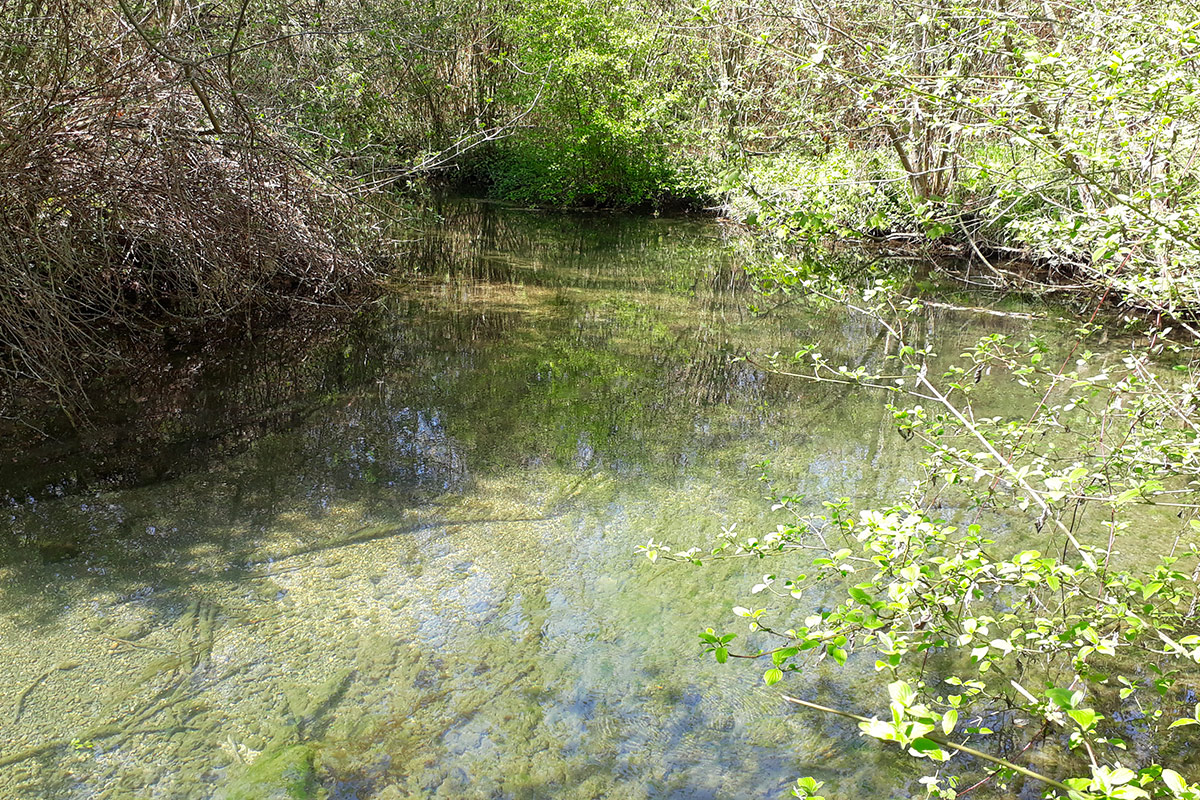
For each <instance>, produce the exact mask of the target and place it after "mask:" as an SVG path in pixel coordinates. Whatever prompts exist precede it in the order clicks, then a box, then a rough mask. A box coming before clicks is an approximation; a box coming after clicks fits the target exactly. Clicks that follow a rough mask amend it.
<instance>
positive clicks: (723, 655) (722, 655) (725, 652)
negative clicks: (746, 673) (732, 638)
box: [713, 647, 729, 664]
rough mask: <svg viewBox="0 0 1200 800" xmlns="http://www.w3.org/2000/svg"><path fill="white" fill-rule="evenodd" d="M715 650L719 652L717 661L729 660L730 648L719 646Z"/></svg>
mask: <svg viewBox="0 0 1200 800" xmlns="http://www.w3.org/2000/svg"><path fill="white" fill-rule="evenodd" d="M713 652H715V653H716V654H717V663H718V664H724V663H725V662H726V661H728V660H729V648H727V647H718V648H717V649H716V650H715V651H713Z"/></svg>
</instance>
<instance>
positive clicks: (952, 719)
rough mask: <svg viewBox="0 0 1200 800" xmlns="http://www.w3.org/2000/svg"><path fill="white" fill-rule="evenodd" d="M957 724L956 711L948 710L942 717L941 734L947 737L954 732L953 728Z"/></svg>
mask: <svg viewBox="0 0 1200 800" xmlns="http://www.w3.org/2000/svg"><path fill="white" fill-rule="evenodd" d="M957 724H958V710H957V709H953V708H952V709H950V710H949V711H947V712H946V714H945V716H943V717H942V733H944V734H946V735H947V736H949V735H950V734H951V733H953V732H954V726H955V725H957Z"/></svg>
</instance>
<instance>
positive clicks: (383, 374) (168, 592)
mask: <svg viewBox="0 0 1200 800" xmlns="http://www.w3.org/2000/svg"><path fill="white" fill-rule="evenodd" d="M445 215H446V223H445V225H444V226H442V227H440V228H438V229H436V230H433V231H430V232H429V234H428V235H427V236H424V237H422V238H421V239H420V240H419V241H417V242H414V244H413V250H412V262H413V268H414V270H415V272H416V277H415V278H413V277H406V278H405V279H404V280H402V281H401V280H398V281H397V283H396V285H395V286H394V287H393V289H392V291H390V292H389V293H388V295H387V297H386V298H385V299H384V300H383V301H382V302H381V303H379V304H377V305H375V306H372V307H371V308H369V309H365V310H364V311H363V312H362V313H361V314H360V315H359V317H358V318H357V319H355V320H354V321H353V322H351V323H349V324H348V325H347V326H346V327H345V329H344V330H343V331H342V333H341V334H339V335H338V336H329V335H325V336H323V337H320V338H319V339H318V340H317V341H315V342H313V343H312V344H311V345H310V346H304V347H301V346H298V345H297V343H296V341H295V340H284V341H283V342H280V341H277V340H273V341H267V342H264V343H262V344H261V345H260V346H259V347H258V348H256V349H255V350H253V351H252V352H248V353H242V354H239V355H238V356H237V357H235V358H216V357H207V358H204V359H198V360H195V361H194V362H192V366H191V371H190V372H188V373H187V378H186V380H183V379H182V378H180V374H181V373H179V372H176V373H171V374H170V375H168V376H167V377H166V378H164V385H162V386H139V387H132V388H130V387H127V388H125V389H123V390H120V391H119V392H115V393H114V395H113V396H112V397H110V398H108V399H107V400H105V401H103V403H106V404H107V406H108V407H109V408H110V409H112V411H111V412H110V413H111V415H112V416H113V418H114V419H116V418H121V419H122V422H121V424H119V425H118V424H113V425H109V426H101V427H99V428H97V429H95V430H91V431H86V432H84V433H82V434H78V435H77V436H76V437H75V438H73V439H71V440H69V441H67V442H66V443H63V442H59V443H58V444H54V445H42V446H40V447H39V448H34V449H31V450H29V451H28V452H22V453H12V454H11V456H10V459H9V463H7V464H6V465H5V466H4V470H3V472H2V473H0V479H2V480H3V481H4V484H3V491H4V492H6V493H7V495H8V500H7V508H6V510H5V527H6V528H7V529H8V530H7V531H6V533H5V535H4V537H3V539H2V541H0V577H2V578H3V582H2V583H0V608H2V610H3V618H2V619H0V649H2V650H3V653H2V654H0V657H2V658H3V662H4V663H5V664H6V665H7V666H6V668H5V669H4V671H3V674H2V675H0V696H2V697H4V698H7V699H8V702H10V703H12V707H11V708H12V710H11V712H10V713H8V714H6V715H4V717H3V723H4V725H3V733H4V736H3V740H2V742H0V796H2V797H15V798H24V797H29V798H43V797H45V798H85V797H86V798H135V797H136V798H148V797H164V798H167V797H169V798H209V797H226V798H240V797H247V798H250V797H268V796H272V794H271V793H272V792H276V791H277V792H279V793H281V794H280V796H283V794H282V793H286V792H287V791H291V792H292V795H291V796H299V797H303V796H310V797H319V796H324V795H325V793H328V796H329V797H334V798H393V799H394V798H402V797H419V798H434V797H437V798H608V797H621V798H667V797H670V798H718V797H766V796H780V795H781V794H783V793H784V791H785V787H786V786H787V785H788V784H789V783H790V780H791V778H792V777H794V776H795V775H797V774H816V775H819V776H839V781H840V782H841V786H842V789H843V791H850V790H854V791H859V792H860V793H861V794H862V795H863V796H872V797H886V796H890V795H891V794H892V793H894V792H898V791H899V790H900V788H901V787H903V786H904V784H905V782H906V781H907V780H908V778H907V777H905V773H904V772H903V765H901V764H899V763H896V762H894V761H893V760H891V758H892V757H891V755H890V754H889V753H887V752H886V751H883V750H882V749H880V748H874V747H869V748H866V749H859V748H858V747H857V745H856V742H857V740H858V736H857V732H856V731H855V730H854V729H853V728H851V727H847V726H845V725H843V724H841V722H839V721H837V720H827V719H817V718H813V717H811V716H806V715H800V714H795V713H792V712H790V711H789V710H788V709H785V708H784V707H782V705H781V703H780V702H779V701H778V699H777V693H776V691H775V690H772V689H767V688H765V687H762V686H761V684H760V683H759V682H758V680H757V677H756V675H757V673H755V672H753V670H752V669H750V668H739V666H740V665H726V666H724V667H721V666H718V665H716V664H715V663H712V662H711V661H707V660H704V659H701V658H699V655H698V653H699V650H698V647H697V646H696V645H695V642H696V638H695V633H696V631H697V630H699V629H702V628H703V627H706V626H708V625H714V624H715V625H718V626H723V625H726V624H727V623H728V620H729V606H730V604H731V600H732V599H733V598H734V596H735V595H736V594H737V592H739V591H740V590H741V589H742V587H744V586H745V585H747V582H748V581H749V579H750V578H751V577H752V576H753V575H754V574H755V571H756V569H758V565H756V564H749V563H742V562H739V563H729V564H724V565H719V566H707V567H704V568H703V569H667V568H662V567H650V566H649V565H646V564H643V563H641V562H639V561H638V560H637V558H636V557H635V555H634V553H633V549H634V547H635V545H637V544H639V543H642V542H645V540H647V539H649V538H655V539H661V538H669V539H671V540H674V541H677V542H681V543H695V544H703V543H704V542H705V541H707V540H708V539H709V538H711V537H712V536H713V535H715V534H716V533H718V532H719V531H720V529H721V526H722V525H728V524H731V523H733V522H737V523H739V525H740V526H741V527H742V528H747V527H751V528H752V527H753V526H755V525H770V526H772V527H773V525H774V520H773V519H771V517H770V512H769V509H768V508H766V507H765V504H764V503H763V501H762V500H761V497H760V495H761V494H762V489H761V485H760V484H759V482H758V480H757V477H758V474H759V471H758V470H757V469H756V468H755V466H754V465H755V464H756V463H757V462H759V461H761V460H762V459H764V458H770V459H771V460H772V461H773V463H774V468H775V471H776V475H777V476H778V477H777V479H778V481H780V482H781V483H782V484H784V485H785V486H787V487H789V488H790V489H793V490H794V491H795V492H798V493H802V494H805V495H806V496H808V497H811V498H813V499H814V500H821V499H825V498H830V497H842V496H848V497H852V498H856V499H859V500H871V499H873V498H878V497H895V496H896V494H897V493H898V492H899V491H901V490H902V489H903V488H904V486H905V485H906V481H907V480H908V477H910V476H909V474H908V464H909V460H910V459H911V458H912V457H913V455H912V453H910V452H908V451H905V450H904V449H902V448H903V446H902V443H901V442H900V440H899V438H898V437H897V436H896V435H895V433H894V432H893V430H892V428H891V426H890V424H889V421H888V415H887V414H886V412H885V411H884V409H883V406H882V402H883V401H882V399H881V398H879V397H877V396H873V395H870V394H866V393H860V392H857V391H854V390H847V389H845V388H841V387H836V386H824V385H822V386H812V385H797V384H795V383H788V382H785V381H782V380H780V379H777V378H772V377H770V376H768V375H766V374H764V373H762V372H760V371H759V370H757V369H756V368H754V367H753V366H752V365H750V364H749V363H747V362H745V361H741V360H738V359H737V356H739V355H741V354H743V353H745V352H747V351H749V350H759V351H761V350H767V351H770V350H773V349H775V348H776V347H780V346H783V347H786V346H788V345H789V344H790V343H794V342H796V341H800V340H810V339H813V338H816V337H817V336H820V337H821V338H822V339H823V341H824V342H826V343H827V347H826V353H827V354H829V355H830V356H831V357H839V356H840V357H845V358H846V359H848V360H853V361H855V362H862V363H867V364H871V363H875V362H877V361H878V359H881V358H882V357H883V356H884V349H885V348H886V346H887V342H886V339H885V337H884V335H883V333H882V332H881V331H880V330H879V329H878V328H877V327H876V326H874V324H873V323H870V322H868V321H866V320H864V319H862V318H861V317H855V316H852V315H848V314H830V313H829V312H828V311H827V310H826V311H812V310H806V309H805V308H803V307H798V308H792V309H788V308H785V309H780V310H778V311H776V312H775V313H772V314H771V315H769V316H767V317H763V318H757V319H756V318H754V317H753V316H752V315H751V314H750V313H749V312H748V311H747V303H748V301H749V300H750V296H749V293H748V291H749V290H748V287H747V286H746V285H745V281H744V279H743V278H742V277H741V276H740V272H739V271H738V269H737V265H736V263H734V261H733V257H732V256H731V255H730V251H728V250H727V249H726V248H725V247H724V246H723V243H722V242H721V239H720V232H719V229H718V228H717V227H716V226H715V225H712V224H707V223H697V222H687V221H679V220H656V219H634V218H625V217H612V216H573V217H564V216H558V215H543V214H538V213H532V212H526V211H519V210H511V209H504V208H499V207H495V206H490V205H485V204H458V205H453V206H450V207H448V208H447V209H446V210H445ZM988 322H989V324H991V325H992V326H995V325H997V324H1005V325H1015V324H1022V323H1019V322H1007V321H1004V322H1002V323H997V322H996V321H994V320H988ZM943 323H945V324H943ZM1024 324H1028V323H1024ZM929 325H930V335H931V336H932V337H933V338H935V339H937V340H938V341H940V342H941V343H942V344H943V345H944V349H947V350H949V351H954V350H955V348H957V346H958V345H959V343H960V342H962V341H965V340H966V339H967V338H968V337H969V336H970V335H972V334H973V333H976V331H972V330H967V329H966V328H965V326H964V320H963V319H961V318H954V319H949V320H943V319H942V318H940V317H937V316H934V317H931V319H930V323H929ZM183 368H185V371H186V368H187V364H184V365H183ZM135 395H136V396H135ZM872 672H873V670H871V669H870V667H869V666H868V665H863V666H862V667H861V668H855V666H854V664H853V663H852V664H851V665H850V667H849V668H847V669H846V670H832V671H830V670H827V669H826V667H824V666H823V665H818V666H814V670H813V672H812V673H811V674H810V675H809V676H808V680H809V681H810V682H811V683H810V684H809V685H808V686H807V687H802V688H804V690H805V691H809V692H810V693H811V692H815V693H817V694H819V695H822V696H826V697H830V698H835V699H836V698H839V697H841V698H843V699H845V698H850V699H851V700H852V699H853V698H854V697H855V696H856V695H858V694H860V693H863V692H869V691H873V689H870V688H868V687H869V686H870V685H871V682H872V681H873V680H874V679H873V675H872ZM790 688H791V689H792V690H793V691H797V690H799V688H800V687H798V685H797V684H793V685H792V686H791V687H790Z"/></svg>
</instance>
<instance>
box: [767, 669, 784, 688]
mask: <svg viewBox="0 0 1200 800" xmlns="http://www.w3.org/2000/svg"><path fill="white" fill-rule="evenodd" d="M763 680H764V681H766V683H767V686H774V685H775V684H777V683H779V682H780V681H781V680H783V670H781V669H777V668H772V669H769V670H767V671H766V672H765V673H763Z"/></svg>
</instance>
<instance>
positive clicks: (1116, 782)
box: [640, 261, 1200, 799]
mask: <svg viewBox="0 0 1200 800" xmlns="http://www.w3.org/2000/svg"><path fill="white" fill-rule="evenodd" d="M760 277H761V278H762V279H763V281H764V282H765V285H766V286H769V287H771V290H772V291H774V292H777V293H779V294H782V295H793V294H801V295H804V296H808V297H816V298H818V302H830V303H838V304H842V303H844V304H846V305H848V306H849V307H850V308H851V309H852V310H853V311H854V312H855V313H857V314H859V315H862V316H864V317H866V318H867V319H869V320H871V321H873V322H874V323H875V324H877V325H878V326H880V327H881V328H882V330H884V331H886V332H887V334H888V337H889V342H890V345H889V354H888V355H887V357H886V359H885V361H884V363H885V364H886V366H885V367H883V368H876V369H870V368H867V367H854V366H846V365H840V364H836V363H831V362H830V361H829V360H828V359H827V358H826V357H825V356H823V355H822V354H821V352H820V349H819V347H818V344H817V343H812V344H808V345H806V346H804V347H801V348H800V349H799V350H797V351H796V352H795V353H794V355H792V356H790V357H786V358H785V357H779V356H778V355H777V356H775V357H773V358H771V359H770V362H769V363H765V364H764V368H766V369H769V370H771V371H774V372H776V373H778V374H782V375H787V376H790V377H792V378H793V379H796V380H807V381H814V382H818V383H835V384H846V385H851V386H860V387H863V388H864V389H867V390H870V391H875V392H880V393H882V394H884V395H885V396H887V397H888V398H889V400H888V409H889V411H890V412H891V413H892V415H893V417H894V420H895V424H896V427H897V430H898V431H899V433H900V434H901V435H902V436H903V437H904V438H905V439H906V440H908V441H910V442H913V443H914V444H919V445H920V446H921V447H922V448H924V450H925V451H926V452H927V458H926V459H925V461H924V462H923V468H924V476H923V477H922V478H921V479H920V480H918V481H917V483H916V485H915V486H914V488H913V489H912V491H911V492H910V494H909V495H908V496H907V497H904V498H902V499H901V501H900V502H899V504H898V505H896V506H894V507H890V508H888V507H883V508H878V509H853V508H851V507H850V505H849V503H848V502H846V501H839V500H836V499H830V500H828V501H826V502H825V503H824V504H823V506H824V511H823V513H815V514H814V513H806V512H805V506H804V499H803V498H798V497H792V496H788V495H787V494H786V492H781V491H778V490H774V491H772V498H773V502H774V504H775V508H776V509H777V510H778V511H779V512H780V513H783V514H785V515H786V516H785V517H784V519H783V521H782V522H781V524H779V525H778V527H777V528H776V529H775V530H774V531H770V532H767V533H756V534H754V535H751V536H746V537H738V536H735V535H733V534H732V533H730V534H728V535H725V536H722V537H719V538H718V540H717V541H716V542H715V544H714V545H713V546H711V547H709V548H703V549H702V548H698V547H692V548H689V549H687V550H678V549H674V548H672V547H671V546H670V545H665V544H663V543H661V542H655V541H651V542H649V543H648V544H647V545H645V546H644V547H642V548H640V549H641V550H642V551H643V552H644V553H645V554H646V555H648V556H649V557H650V558H651V559H652V560H658V559H667V560H674V561H681V562H691V563H694V564H697V565H702V564H704V563H706V562H708V561H711V560H714V559H726V558H744V557H751V558H757V559H762V560H763V561H764V567H765V572H766V573H767V574H764V575H763V576H762V578H761V581H760V582H759V583H758V584H757V585H755V586H754V587H753V590H752V595H751V596H752V598H753V599H752V600H750V601H749V602H751V603H752V605H751V606H749V607H741V606H739V607H736V608H734V613H735V614H736V615H737V616H739V617H743V618H745V620H746V621H747V622H748V627H749V632H750V638H749V640H748V641H747V642H746V643H745V644H742V642H741V639H740V637H741V636H744V635H745V630H744V629H743V630H739V629H738V628H735V629H733V630H731V631H726V630H720V629H714V628H709V629H708V630H707V631H705V632H703V633H701V634H700V639H701V642H702V644H703V646H704V649H705V650H706V651H707V652H709V653H712V654H713V655H714V656H715V657H716V659H717V661H719V662H726V661H728V660H729V659H730V658H731V657H735V656H736V657H738V658H749V659H755V660H758V659H761V660H763V661H765V662H767V665H766V666H765V667H764V668H763V672H762V677H763V680H764V681H765V682H766V684H767V685H775V684H779V683H780V682H781V681H785V680H786V678H787V676H788V675H789V674H791V673H796V672H803V671H807V670H810V669H812V668H813V667H814V666H815V664H816V662H818V661H823V660H826V659H828V660H830V661H832V662H834V663H836V664H839V665H845V664H847V663H848V662H849V661H850V660H851V659H857V660H860V661H861V659H869V660H873V661H874V665H875V670H876V671H877V672H878V673H879V675H880V683H881V686H880V690H881V693H882V689H883V686H882V684H886V689H887V692H886V694H887V695H888V696H890V703H888V704H887V705H886V708H884V707H880V708H878V709H877V708H875V707H873V705H872V704H871V703H869V702H866V703H865V704H864V705H865V708H862V709H861V713H860V710H859V709H857V708H832V707H829V706H827V705H822V704H819V703H813V702H811V701H808V700H805V699H803V698H799V697H792V696H790V695H786V694H785V695H784V696H783V699H784V700H786V701H787V702H789V703H792V704H794V705H796V706H800V707H803V708H805V709H807V710H808V711H809V712H820V713H826V714H831V715H835V716H839V717H843V718H848V719H851V720H854V721H855V722H857V724H858V727H859V729H860V730H861V732H862V733H863V734H864V735H866V736H869V737H872V738H875V739H878V740H880V741H882V742H893V743H896V744H898V745H899V746H900V747H901V748H902V750H903V751H905V752H907V753H909V754H910V755H911V756H913V757H914V758H918V759H927V760H929V761H931V762H933V764H932V765H931V767H930V768H929V772H928V774H927V775H926V777H924V778H923V779H922V781H921V783H922V784H923V785H924V790H923V791H924V792H927V793H928V794H930V795H932V796H936V797H947V798H952V797H956V796H959V795H960V794H965V793H966V789H967V787H971V789H972V790H975V789H978V788H979V786H981V785H985V784H992V785H993V791H998V792H1002V793H1008V792H1016V791H1019V790H1020V786H1019V784H1021V783H1025V782H1029V781H1033V782H1035V783H1036V784H1037V791H1039V792H1042V793H1045V794H1047V795H1049V796H1064V797H1071V798H1122V799H1125V798H1142V797H1176V798H1191V797H1195V796H1196V795H1197V792H1200V787H1198V786H1197V785H1195V784H1192V783H1189V781H1188V779H1187V777H1185V776H1184V775H1183V774H1181V773H1180V772H1179V771H1178V770H1182V771H1183V772H1184V773H1186V772H1188V769H1187V767H1188V764H1187V763H1185V761H1184V760H1180V757H1179V755H1178V754H1179V753H1181V752H1186V751H1187V749H1188V748H1189V747H1191V746H1192V744H1191V742H1192V740H1191V737H1190V733H1189V731H1188V728H1189V726H1194V725H1197V724H1200V707H1198V708H1193V705H1194V702H1193V700H1192V699H1191V698H1192V697H1193V693H1194V687H1195V685H1196V680H1197V678H1198V677H1200V671H1198V670H1197V668H1196V665H1197V664H1200V636H1197V635H1196V630H1197V628H1196V609H1197V602H1198V600H1200V594H1198V593H1197V585H1196V580H1197V576H1198V575H1200V520H1198V519H1197V518H1196V511H1197V509H1198V508H1200V503H1197V499H1198V498H1197V489H1198V488H1200V482H1198V481H1197V477H1200V476H1198V474H1197V468H1198V465H1200V462H1198V461H1197V452H1198V447H1200V438H1198V429H1197V427H1196V423H1195V419H1194V409H1195V398H1196V392H1197V385H1196V383H1195V381H1194V378H1193V377H1192V374H1191V368H1192V364H1193V363H1194V362H1193V359H1194V355H1195V346H1194V345H1189V344H1181V343H1179V342H1176V341H1173V340H1172V339H1171V338H1170V334H1171V333H1172V331H1170V330H1162V329H1157V328H1154V327H1153V326H1150V327H1148V328H1147V327H1145V326H1144V324H1139V325H1138V326H1137V328H1140V329H1137V328H1135V330H1136V334H1135V335H1138V336H1144V337H1146V339H1145V340H1144V342H1139V344H1138V345H1137V346H1136V347H1134V348H1131V349H1125V350H1120V349H1116V348H1111V347H1105V346H1104V344H1105V340H1106V339H1107V334H1106V333H1105V332H1104V330H1103V328H1101V326H1099V325H1096V324H1093V323H1090V322H1089V323H1086V324H1082V325H1080V326H1079V328H1078V329H1077V330H1076V334H1075V341H1074V342H1073V343H1068V344H1069V346H1068V347H1064V348H1062V349H1061V351H1052V350H1051V349H1050V348H1049V347H1048V346H1047V345H1046V344H1045V343H1044V342H1042V341H1039V340H1036V339H1034V340H1029V341H1021V340H1017V339H1013V338H1010V337H1007V336H1005V335H1002V334H993V335H990V336H986V337H984V338H982V339H980V340H979V341H978V342H977V343H976V345H975V346H974V347H973V348H971V349H968V350H967V351H966V352H964V353H962V354H961V356H959V357H958V358H953V357H950V358H948V357H946V355H944V354H941V355H939V354H937V353H934V352H933V351H932V350H931V349H930V347H929V345H928V344H927V343H926V342H923V341H922V336H923V333H922V331H923V325H922V324H921V321H922V316H923V315H924V314H925V313H926V309H925V308H924V307H923V305H922V303H921V301H920V300H910V299H907V298H905V297H904V296H902V295H901V294H899V292H898V291H897V287H895V286H892V285H889V284H888V283H886V282H885V281H876V282H873V283H871V284H870V285H868V286H865V287H861V286H860V287H858V288H857V289H856V288H852V287H850V286H848V285H846V283H845V282H843V281H840V280H834V279H832V278H831V277H830V276H828V275H826V274H813V273H812V272H811V271H809V270H807V269H804V268H802V267H800V266H797V265H790V264H787V263H785V262H782V261H776V262H774V263H772V264H770V265H767V266H765V267H763V269H762V271H761V273H760ZM1117 327H1119V326H1117ZM1093 348H1095V349H1093ZM1171 365H1173V368H1170V367H1171ZM999 382H1003V383H1004V384H1005V385H1006V386H1009V387H1011V386H1013V385H1017V386H1019V387H1021V388H1022V389H1023V390H1024V391H1025V392H1027V393H1028V398H1027V400H1026V401H1025V402H1018V403H1016V405H1015V406H1014V404H1013V399H1012V398H1011V397H1007V398H1006V399H1005V402H1002V403H997V402H996V401H995V400H992V399H991V397H990V396H989V395H991V394H992V392H993V391H994V389H995V386H996V385H997V383H999ZM763 466H764V468H765V469H764V473H763V477H762V479H763V481H765V482H766V483H767V485H768V486H773V480H772V477H771V475H770V471H769V465H768V464H764V465H763ZM947 506H949V507H951V508H960V509H963V511H962V512H960V513H959V514H956V515H955V519H954V521H947V520H946V519H944V518H943V517H942V513H941V512H939V511H938V509H941V508H945V507H947ZM1154 542H1160V543H1161V542H1166V543H1169V546H1168V547H1166V549H1165V550H1164V549H1163V547H1164V545H1161V544H1160V545H1158V546H1155V545H1154V544H1153V543H1154ZM763 598H766V599H763ZM816 598H819V602H817V603H814V599H816ZM743 602H746V601H743ZM868 663H870V662H869V661H868ZM784 685H786V684H784ZM1181 729H1182V730H1181ZM1139 740H1140V746H1139V747H1135V742H1139ZM1035 747H1036V748H1037V749H1035V750H1033V751H1032V752H1031V748H1035ZM1190 777H1194V776H1190ZM793 793H794V794H795V795H796V796H797V797H817V796H819V793H820V782H819V781H817V780H816V779H815V778H813V777H806V778H804V779H802V780H800V781H798V782H797V784H796V786H795V787H794V790H793Z"/></svg>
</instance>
